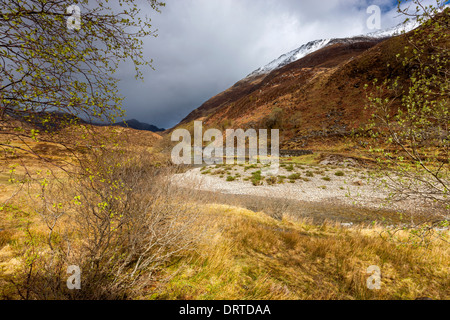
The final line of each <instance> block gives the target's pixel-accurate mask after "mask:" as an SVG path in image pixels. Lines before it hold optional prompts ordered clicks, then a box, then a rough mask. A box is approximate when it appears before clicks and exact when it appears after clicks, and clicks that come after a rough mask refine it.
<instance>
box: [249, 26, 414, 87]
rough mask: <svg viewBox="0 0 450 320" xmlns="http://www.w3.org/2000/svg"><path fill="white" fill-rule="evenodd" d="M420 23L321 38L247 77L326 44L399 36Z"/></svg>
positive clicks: (280, 65) (269, 70)
mask: <svg viewBox="0 0 450 320" xmlns="http://www.w3.org/2000/svg"><path fill="white" fill-rule="evenodd" d="M418 26H419V24H418V23H417V21H415V20H410V21H408V22H406V23H402V24H399V25H397V26H395V27H392V28H389V29H386V30H380V31H376V32H372V33H369V34H367V35H360V36H356V37H352V38H344V39H320V40H315V41H310V42H308V43H306V44H304V45H302V46H300V47H299V48H297V49H295V50H292V51H290V52H288V53H286V54H283V55H281V56H280V57H279V58H278V59H275V60H273V61H271V62H270V63H268V64H267V65H265V66H263V67H261V68H259V69H257V70H255V71H253V72H252V73H250V74H249V75H248V76H247V77H248V78H250V77H254V76H259V75H262V74H268V73H270V72H271V71H273V70H276V69H280V68H282V67H284V66H285V65H288V64H290V63H292V62H294V61H297V60H300V59H301V58H303V57H306V56H307V55H309V54H311V53H313V52H315V51H317V50H320V49H322V48H324V47H326V46H331V45H333V44H336V43H349V42H361V41H368V40H370V39H373V38H378V39H383V38H389V37H392V36H397V35H400V34H402V33H405V32H409V31H411V30H413V29H415V28H417V27H418Z"/></svg>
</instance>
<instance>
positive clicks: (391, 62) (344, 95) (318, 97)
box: [176, 16, 448, 150]
mask: <svg viewBox="0 0 450 320" xmlns="http://www.w3.org/2000/svg"><path fill="white" fill-rule="evenodd" d="M446 18H448V16H447V17H446ZM409 35H410V34H407V35H401V36H396V37H392V38H389V39H381V40H380V39H372V38H355V39H353V41H350V40H349V41H342V42H341V43H335V44H332V45H329V46H327V47H325V48H322V49H321V50H318V51H316V52H314V53H312V54H310V55H308V56H306V57H304V58H302V59H300V60H298V61H295V62H293V63H291V64H288V65H286V66H284V67H283V68H281V69H278V70H274V71H272V72H271V73H269V74H267V75H261V76H258V77H253V78H246V79H243V80H241V81H239V82H237V83H236V84H235V85H234V86H233V87H231V88H229V89H228V90H226V91H224V92H222V93H220V94H218V95H217V96H215V97H213V98H211V99H210V100H208V101H207V102H205V103H204V104H203V105H202V106H201V107H200V108H198V109H196V110H194V111H193V112H192V113H191V114H189V115H188V116H187V117H186V118H185V119H184V120H183V121H182V122H181V123H180V124H179V125H178V126H177V127H187V128H189V127H191V125H192V121H194V120H203V121H204V123H205V126H206V127H214V128H220V129H224V128H243V129H248V128H255V129H258V128H265V129H271V128H278V129H280V130H281V143H282V148H283V149H302V148H308V149H311V150H316V149H317V150H319V149H321V150H324V148H325V149H328V148H329V147H330V146H332V145H336V143H337V142H338V141H341V142H342V139H341V138H342V137H344V136H347V135H348V134H349V133H351V132H352V130H353V129H356V128H359V127H360V126H361V125H362V124H364V123H367V120H368V119H369V118H370V116H371V112H370V111H368V110H365V106H366V104H367V100H366V95H367V93H368V92H372V91H373V90H374V88H373V86H372V81H373V80H374V79H375V78H376V79H378V80H379V81H383V80H384V79H393V78H395V77H397V76H399V77H400V82H401V83H404V84H405V83H407V82H408V81H409V75H410V70H407V69H405V68H404V67H403V65H402V62H401V61H402V58H401V57H400V58H397V57H396V55H397V54H402V55H403V53H404V47H405V46H406V45H407V36H409ZM366 84H368V85H369V87H368V89H367V91H368V92H366V90H365V89H364V86H365V85H366ZM177 127H176V128H177ZM324 146H325V147H324Z"/></svg>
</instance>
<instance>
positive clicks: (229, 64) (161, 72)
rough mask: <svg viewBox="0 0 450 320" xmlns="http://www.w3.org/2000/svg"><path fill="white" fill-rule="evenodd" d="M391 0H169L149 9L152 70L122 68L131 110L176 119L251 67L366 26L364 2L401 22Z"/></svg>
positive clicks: (162, 122)
mask: <svg viewBox="0 0 450 320" xmlns="http://www.w3.org/2000/svg"><path fill="white" fill-rule="evenodd" d="M393 2H394V1H392V0H375V1H365V0H327V1H318V0H295V1H294V0H257V1H255V0H167V1H166V7H165V8H162V13H161V14H157V13H154V12H151V11H150V10H149V14H150V15H151V17H152V21H153V23H154V26H155V28H157V29H158V35H159V36H158V37H157V38H153V37H149V38H148V39H147V40H146V43H145V56H146V57H147V58H148V59H153V60H154V67H155V69H156V70H155V71H153V70H148V71H146V72H145V82H144V83H142V82H141V81H138V80H134V78H133V76H134V69H133V67H132V66H129V65H126V64H125V65H123V66H122V67H121V69H120V70H119V73H118V74H119V76H120V78H121V79H122V81H121V84H120V92H121V94H122V95H123V96H125V101H124V108H125V110H126V111H127V118H136V119H138V120H140V121H145V122H148V123H152V124H154V125H157V126H162V127H166V128H168V127H172V126H174V125H175V124H177V123H178V122H179V121H180V120H181V119H183V118H184V117H185V116H186V115H187V114H188V113H189V112H191V111H192V110H193V109H195V108H197V107H199V106H200V105H201V104H202V103H203V102H204V101H206V100H207V99H209V98H210V97H212V96H214V95H216V94H217V93H219V92H221V91H223V90H225V89H227V88H228V87H230V86H231V85H233V84H234V83H235V82H237V81H238V80H240V79H242V78H243V77H245V76H246V75H247V74H249V73H250V72H252V71H253V70H255V69H257V68H258V67H260V66H262V65H265V64H266V63H268V62H270V61H271V60H273V59H275V58H277V57H278V56H280V55H281V54H283V53H286V52H288V51H290V50H292V49H294V48H297V47H299V46H300V45H302V44H304V43H306V42H308V41H311V40H315V39H321V38H331V37H346V36H351V35H357V34H362V33H366V32H368V31H369V30H367V27H366V19H367V18H368V15H367V13H366V9H367V7H368V6H369V5H371V4H378V5H380V6H382V8H383V10H384V11H385V12H386V15H388V17H387V18H385V19H384V20H383V27H386V28H387V27H390V26H392V25H393V24H396V23H397V22H396V21H394V20H393V17H394V15H393V14H392V12H391V9H392V7H393V6H392V3H393Z"/></svg>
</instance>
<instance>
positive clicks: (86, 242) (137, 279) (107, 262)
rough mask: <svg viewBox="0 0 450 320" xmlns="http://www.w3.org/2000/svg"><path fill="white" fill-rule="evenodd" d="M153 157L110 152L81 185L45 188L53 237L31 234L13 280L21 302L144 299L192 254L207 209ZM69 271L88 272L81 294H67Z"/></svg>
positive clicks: (45, 205) (46, 213)
mask: <svg viewBox="0 0 450 320" xmlns="http://www.w3.org/2000/svg"><path fill="white" fill-rule="evenodd" d="M147 156H148V155H146V154H145V153H139V154H138V155H131V156H130V155H125V154H121V153H118V152H115V151H105V150H103V151H102V154H99V155H98V157H96V158H95V161H93V162H92V164H91V166H89V169H87V170H86V173H83V174H82V175H80V176H79V177H78V178H77V179H73V180H72V181H70V182H66V183H63V184H61V185H56V184H53V185H52V186H53V187H52V188H43V190H42V193H41V198H42V209H41V213H40V214H41V216H42V218H43V220H44V221H45V222H46V225H47V227H48V233H47V234H48V236H47V237H45V238H46V239H45V240H43V239H40V240H39V239H38V238H37V237H36V236H35V235H33V234H32V233H29V239H30V240H29V241H28V242H27V246H25V247H24V248H23V250H24V252H23V253H24V255H23V256H24V264H23V268H22V270H19V272H18V273H17V275H16V277H15V279H14V280H12V282H13V283H14V284H15V287H16V288H17V291H18V293H19V295H20V297H21V298H23V299H48V298H57V299H64V298H70V299H126V298H132V297H137V296H139V295H141V294H143V292H144V291H145V290H148V289H150V288H151V287H152V286H154V284H155V283H156V281H157V280H161V279H159V278H158V271H159V270H160V268H161V267H163V266H164V265H165V264H166V263H167V262H168V261H170V259H172V258H173V257H174V256H176V255H179V254H181V253H182V252H183V251H184V250H186V249H188V248H192V245H193V244H194V243H195V241H196V239H198V237H199V234H201V233H202V228H201V227H199V224H198V223H197V220H198V218H199V215H200V210H199V209H198V208H197V207H196V205H195V204H193V203H192V202H191V201H190V200H191V199H190V198H189V196H190V195H189V194H187V193H186V192H185V191H183V192H179V191H178V189H177V188H176V187H175V186H173V185H172V183H171V181H170V176H171V174H172V173H173V170H174V169H173V168H168V167H165V168H157V167H154V166H153V165H152V163H151V161H149V160H148V159H149V158H148V157H147ZM203 225H204V224H203ZM43 242H44V243H47V244H48V246H45V247H44V246H42V243H43ZM69 265H77V266H79V267H80V269H81V272H82V276H81V281H82V286H81V290H68V289H67V287H66V279H67V278H68V276H69V275H68V274H67V273H66V270H67V266H69Z"/></svg>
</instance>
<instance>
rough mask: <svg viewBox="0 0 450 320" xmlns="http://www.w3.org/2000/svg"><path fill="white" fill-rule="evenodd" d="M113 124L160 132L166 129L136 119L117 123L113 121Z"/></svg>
mask: <svg viewBox="0 0 450 320" xmlns="http://www.w3.org/2000/svg"><path fill="white" fill-rule="evenodd" d="M113 126H120V127H124V128H131V129H136V130H142V131H152V132H161V131H164V130H166V129H162V128H158V127H156V126H154V125H151V124H148V123H143V122H139V121H138V120H136V119H131V120H126V121H122V122H117V123H114V124H113Z"/></svg>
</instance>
